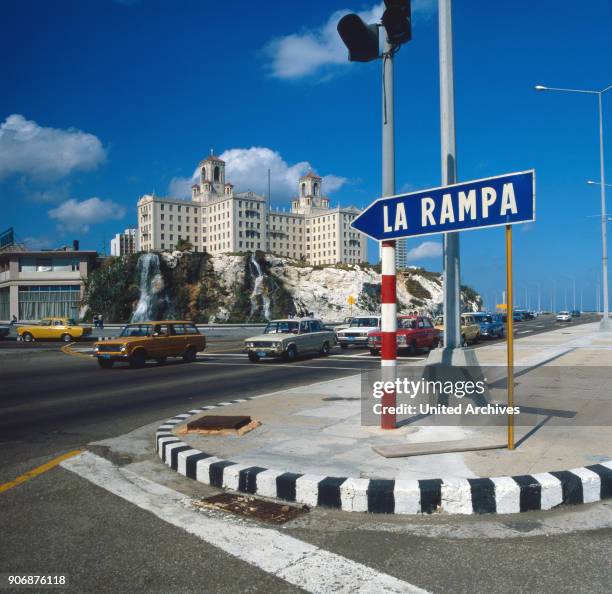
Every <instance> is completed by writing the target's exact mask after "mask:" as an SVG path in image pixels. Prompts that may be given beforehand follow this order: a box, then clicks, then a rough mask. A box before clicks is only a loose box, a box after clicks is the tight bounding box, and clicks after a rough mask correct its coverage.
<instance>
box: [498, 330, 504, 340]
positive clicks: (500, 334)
mask: <svg viewBox="0 0 612 594" xmlns="http://www.w3.org/2000/svg"><path fill="white" fill-rule="evenodd" d="M497 336H498V337H499V338H503V337H504V329H503V328H502V329H501V330H500V331H499V334H498V335H497Z"/></svg>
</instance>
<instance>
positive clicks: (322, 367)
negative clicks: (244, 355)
mask: <svg viewBox="0 0 612 594" xmlns="http://www.w3.org/2000/svg"><path fill="white" fill-rule="evenodd" d="M196 364H197V365H225V366H226V367H252V368H253V369H276V368H277V367H291V369H347V370H348V371H359V368H358V367H335V366H334V367H332V366H331V365H330V366H329V367H325V366H323V365H295V364H291V363H272V364H268V365H266V364H265V363H264V364H263V365H261V364H256V363H224V362H221V361H196Z"/></svg>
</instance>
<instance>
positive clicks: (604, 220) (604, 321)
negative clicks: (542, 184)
mask: <svg viewBox="0 0 612 594" xmlns="http://www.w3.org/2000/svg"><path fill="white" fill-rule="evenodd" d="M610 89H612V85H609V86H607V87H606V88H605V89H602V90H601V91H592V90H587V89H564V88H557V87H545V86H543V85H536V87H535V90H536V91H558V92H562V93H584V94H588V95H597V105H598V109H599V170H600V178H601V181H600V182H599V185H600V187H601V254H602V255H601V272H602V286H603V304H602V305H603V317H602V318H601V324H600V326H599V328H600V330H603V331H607V332H609V331H610V330H612V327H611V325H610V318H609V317H608V248H607V238H606V226H607V224H608V217H607V215H606V185H607V184H606V177H605V173H604V143H603V110H602V97H603V95H604V93H606V92H607V91H609V90H610Z"/></svg>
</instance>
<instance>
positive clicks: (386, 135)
mask: <svg viewBox="0 0 612 594" xmlns="http://www.w3.org/2000/svg"><path fill="white" fill-rule="evenodd" d="M384 5H385V10H384V12H383V14H382V18H381V21H382V22H381V24H380V25H379V24H369V25H368V24H366V23H364V22H363V20H362V19H361V17H360V16H359V15H357V14H347V15H345V16H343V17H342V18H341V19H340V21H338V33H339V35H340V37H341V38H342V41H343V42H344V44H345V45H346V47H347V48H348V50H349V60H351V61H355V62H371V61H372V60H376V59H379V58H382V195H383V197H384V196H392V195H393V194H395V137H394V121H393V115H394V114H393V108H394V100H393V99H394V98H393V56H394V54H395V52H396V51H397V50H398V48H399V47H400V46H401V45H402V44H404V43H406V42H408V41H410V39H411V35H412V30H411V15H410V0H385V1H384ZM379 30H381V31H382V32H383V41H384V42H383V50H382V54H381V53H380V49H379ZM400 241H403V240H400ZM402 245H405V244H402ZM380 251H381V272H382V274H381V277H382V278H381V323H380V329H381V335H382V336H381V351H380V365H381V376H382V379H383V380H384V381H385V382H391V383H393V382H394V380H395V377H396V364H397V360H396V359H397V300H396V295H397V278H396V242H395V241H394V240H389V241H382V242H381V250H380ZM400 252H401V250H400ZM401 265H402V266H405V262H401ZM395 402H396V394H395V390H394V389H391V390H385V393H384V395H383V397H382V407H383V410H389V409H391V408H393V409H394V408H395ZM381 428H382V429H395V428H396V415H395V412H393V413H391V412H383V413H382V414H381Z"/></svg>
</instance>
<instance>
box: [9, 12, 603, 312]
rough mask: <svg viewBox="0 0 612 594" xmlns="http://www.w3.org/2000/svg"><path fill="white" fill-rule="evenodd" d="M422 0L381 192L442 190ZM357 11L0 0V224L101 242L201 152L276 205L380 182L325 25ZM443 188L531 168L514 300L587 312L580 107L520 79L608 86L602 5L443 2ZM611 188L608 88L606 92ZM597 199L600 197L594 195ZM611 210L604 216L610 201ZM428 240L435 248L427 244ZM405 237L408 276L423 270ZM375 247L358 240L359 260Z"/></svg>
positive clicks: (590, 269) (498, 254) (399, 72)
mask: <svg viewBox="0 0 612 594" xmlns="http://www.w3.org/2000/svg"><path fill="white" fill-rule="evenodd" d="M436 5H437V2H435V1H432V0H413V40H412V41H411V42H410V43H409V44H407V45H406V46H404V47H403V48H402V50H401V51H400V52H399V54H398V55H397V60H396V132H397V140H396V146H397V183H396V185H397V189H398V191H400V190H407V191H409V190H417V189H419V188H427V187H432V186H436V185H439V183H440V143H439V111H438V106H439V103H438V92H439V90H438V88H439V87H438V62H437V59H438V58H437V11H436ZM376 7H377V3H375V2H370V3H368V2H352V1H350V0H338V1H336V0H325V1H322V0H320V1H317V0H309V1H305V0H293V1H292V2H280V1H270V2H265V3H263V2H248V1H246V0H245V1H238V2H234V3H220V2H212V1H207V0H199V1H198V2H191V1H187V0H184V1H175V2H170V1H167V0H122V1H118V0H115V1H112V0H90V1H88V2H82V1H79V0H73V1H59V0H58V1H49V2H39V1H29V0H4V1H3V2H2V17H3V18H2V20H3V27H2V29H3V34H2V36H1V37H0V56H2V57H1V58H0V60H1V62H2V64H1V66H2V81H3V84H2V87H3V92H2V93H0V122H2V123H1V124H0V125H1V126H2V127H1V129H0V199H1V201H2V210H1V213H2V214H1V218H0V227H2V228H5V227H8V226H13V227H15V229H16V232H17V233H18V236H19V237H20V238H21V239H27V240H28V241H29V242H30V244H31V245H32V246H56V245H59V244H62V243H67V242H69V241H70V240H71V239H72V238H73V237H78V238H80V239H81V245H82V246H83V247H86V248H93V249H101V247H102V245H103V242H104V240H105V239H106V242H107V244H108V241H109V239H110V237H111V236H112V235H113V234H114V233H116V232H118V231H120V230H122V229H123V228H125V227H128V226H135V221H136V211H135V202H136V200H137V199H138V198H139V196H140V195H142V194H143V193H149V192H151V191H153V190H154V191H155V193H156V194H159V195H167V194H169V193H172V194H177V193H178V194H180V193H181V192H182V191H184V188H185V187H186V186H187V185H188V182H189V178H190V177H191V175H192V173H193V171H194V168H195V166H196V164H197V162H198V161H199V160H200V159H201V158H202V157H203V156H205V155H207V154H208V152H209V151H210V149H211V148H214V150H215V152H216V153H217V154H222V153H225V155H226V156H227V157H228V159H227V160H228V176H229V178H230V179H231V180H232V181H233V182H234V183H235V184H236V187H237V189H238V190H241V189H254V190H260V191H262V190H263V189H264V188H265V185H266V170H267V168H268V167H271V169H272V199H273V202H274V203H275V204H276V205H278V206H288V199H289V198H290V194H291V191H292V187H293V185H294V183H295V181H296V178H297V176H299V175H300V174H301V173H303V172H305V171H306V170H307V169H308V168H309V167H312V168H314V169H315V170H316V171H317V172H318V173H320V174H321V175H323V176H326V183H327V188H328V190H329V195H330V197H331V199H332V204H334V205H335V204H336V203H337V202H340V203H341V204H355V205H357V206H360V207H361V206H363V205H366V204H368V203H369V202H370V201H372V200H374V199H375V198H377V197H378V196H379V188H380V117H381V114H380V103H381V98H380V73H379V69H380V64H379V63H378V62H374V63H370V64H356V63H353V64H349V63H348V61H347V60H346V53H345V51H344V50H343V48H342V46H341V45H340V44H339V41H338V39H337V37H336V35H335V33H334V31H335V22H336V20H337V18H338V16H339V14H338V13H337V12H336V11H340V10H342V9H348V10H351V11H356V12H364V13H366V15H368V16H369V17H371V18H374V15H375V14H376V11H377V8H376ZM454 33H455V87H456V125H457V158H458V171H459V179H460V180H469V179H474V178H481V177H486V176H489V175H498V174H502V173H507V172H511V171H521V170H524V169H529V168H535V170H536V175H537V213H538V214H537V218H538V220H537V222H536V223H535V224H534V225H529V226H525V227H524V228H523V229H517V230H516V231H517V232H516V233H515V272H516V290H517V294H518V297H519V303H520V302H521V301H524V300H525V297H524V294H525V287H527V289H528V298H529V300H530V304H531V306H535V305H536V303H535V302H536V293H537V288H536V283H540V285H541V296H542V306H543V307H550V293H551V289H552V287H553V283H556V286H557V297H556V305H557V308H560V307H562V306H563V305H565V299H564V295H565V294H568V295H569V303H568V305H569V306H570V307H571V305H572V303H571V301H572V287H573V282H574V280H575V282H576V287H577V289H576V293H577V301H579V295H580V290H581V288H582V291H583V295H584V305H585V307H592V306H593V305H594V299H595V283H596V282H597V274H598V272H599V270H600V262H601V260H600V258H601V244H600V228H599V221H598V220H597V219H596V218H589V215H594V214H597V213H598V212H599V193H598V189H597V187H596V186H589V185H586V183H585V181H586V180H587V179H599V161H598V144H597V141H598V136H597V119H596V100H595V97H592V96H586V95H570V94H561V93H536V92H535V91H533V85H535V84H538V83H540V84H545V85H550V86H560V87H574V88H591V89H601V88H603V87H605V86H607V85H608V84H611V83H612V3H611V2H610V1H609V0H589V1H588V2H585V3H583V4H577V3H576V2H575V1H573V2H570V1H569V0H539V1H538V2H528V1H527V0H524V1H522V2H521V1H519V2H516V1H512V2H511V1H510V0H500V1H499V2H489V1H485V0H471V1H470V2H455V9H454ZM604 125H605V138H606V149H607V154H608V158H607V167H606V174H607V177H608V179H609V180H610V183H612V144H611V143H610V135H611V133H612V132H611V130H612V93H609V94H608V95H607V96H606V97H605V98H604ZM610 201H612V194H611V195H610ZM608 210H609V211H610V212H612V205H610V207H609V208H608ZM427 239H428V240H433V241H438V242H439V241H440V238H439V237H433V238H427ZM461 241H462V244H461V246H462V276H463V282H464V283H467V284H470V285H472V286H474V287H475V288H477V289H478V290H479V291H481V293H482V294H483V295H484V297H485V299H487V300H488V301H489V302H492V301H495V300H499V299H500V298H501V290H502V288H503V283H504V246H503V231H502V230H501V229H495V230H485V231H479V232H470V233H465V234H463V235H462V240H461ZM422 244H423V240H419V241H417V240H411V241H410V243H409V248H410V249H412V250H414V251H413V252H412V257H411V259H410V264H415V265H422V266H425V267H426V268H429V269H433V270H439V269H440V265H441V258H440V256H439V248H437V247H436V246H435V245H433V246H432V245H429V244H428V245H425V246H424V245H422ZM377 252H378V250H377V249H376V247H375V245H374V244H371V245H370V258H371V259H375V258H376V257H377Z"/></svg>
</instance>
